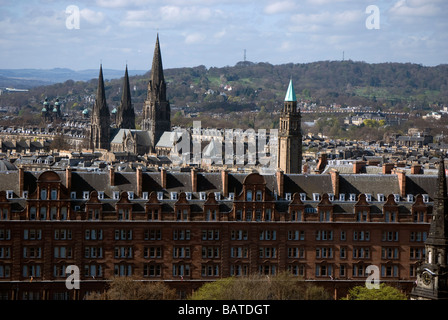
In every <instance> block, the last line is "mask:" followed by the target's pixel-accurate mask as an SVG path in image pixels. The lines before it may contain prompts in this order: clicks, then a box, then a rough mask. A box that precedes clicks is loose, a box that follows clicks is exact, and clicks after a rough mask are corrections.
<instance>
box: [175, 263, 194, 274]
mask: <svg viewBox="0 0 448 320" xmlns="http://www.w3.org/2000/svg"><path fill="white" fill-rule="evenodd" d="M185 276H186V277H188V276H190V265H189V264H173V277H185Z"/></svg>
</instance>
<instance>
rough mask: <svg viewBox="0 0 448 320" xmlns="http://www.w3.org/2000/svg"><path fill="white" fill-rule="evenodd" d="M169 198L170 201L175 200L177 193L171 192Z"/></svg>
mask: <svg viewBox="0 0 448 320" xmlns="http://www.w3.org/2000/svg"><path fill="white" fill-rule="evenodd" d="M170 196H171V200H177V192H171V193H170Z"/></svg>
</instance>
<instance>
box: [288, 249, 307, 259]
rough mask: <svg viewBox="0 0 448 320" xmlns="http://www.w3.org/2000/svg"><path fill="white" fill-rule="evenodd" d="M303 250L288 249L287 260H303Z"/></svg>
mask: <svg viewBox="0 0 448 320" xmlns="http://www.w3.org/2000/svg"><path fill="white" fill-rule="evenodd" d="M304 257H305V249H304V248H303V247H289V248H288V258H304Z"/></svg>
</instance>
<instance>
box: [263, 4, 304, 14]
mask: <svg viewBox="0 0 448 320" xmlns="http://www.w3.org/2000/svg"><path fill="white" fill-rule="evenodd" d="M294 9H296V4H295V3H294V2H293V1H279V2H274V3H271V4H269V5H267V6H266V7H265V8H264V12H265V13H267V14H276V13H283V12H291V10H294Z"/></svg>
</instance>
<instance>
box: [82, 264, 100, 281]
mask: <svg viewBox="0 0 448 320" xmlns="http://www.w3.org/2000/svg"><path fill="white" fill-rule="evenodd" d="M84 276H85V277H91V278H95V277H102V276H103V267H102V266H101V265H100V264H85V265H84Z"/></svg>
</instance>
